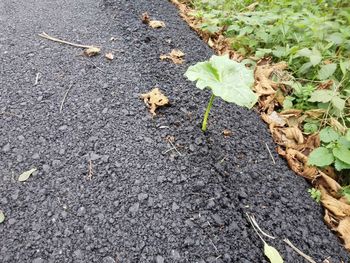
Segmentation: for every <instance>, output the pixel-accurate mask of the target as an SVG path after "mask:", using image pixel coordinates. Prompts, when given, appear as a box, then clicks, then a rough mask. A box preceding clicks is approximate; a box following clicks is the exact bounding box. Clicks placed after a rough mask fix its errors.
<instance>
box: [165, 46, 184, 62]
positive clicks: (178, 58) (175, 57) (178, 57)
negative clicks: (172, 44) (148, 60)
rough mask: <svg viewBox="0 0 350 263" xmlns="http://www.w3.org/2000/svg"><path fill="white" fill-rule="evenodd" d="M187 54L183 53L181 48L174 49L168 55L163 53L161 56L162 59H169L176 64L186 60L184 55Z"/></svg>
mask: <svg viewBox="0 0 350 263" xmlns="http://www.w3.org/2000/svg"><path fill="white" fill-rule="evenodd" d="M184 56H185V53H183V52H182V51H181V50H180V49H173V50H172V51H171V52H170V53H168V54H166V55H161V56H160V57H159V58H160V59H161V60H166V59H169V60H171V61H172V62H173V63H174V64H182V63H183V62H184V60H183V57H184Z"/></svg>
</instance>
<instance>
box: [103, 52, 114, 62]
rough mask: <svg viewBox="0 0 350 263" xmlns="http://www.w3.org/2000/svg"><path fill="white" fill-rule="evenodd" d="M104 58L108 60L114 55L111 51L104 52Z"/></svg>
mask: <svg viewBox="0 0 350 263" xmlns="http://www.w3.org/2000/svg"><path fill="white" fill-rule="evenodd" d="M105 58H106V59H108V60H113V59H114V55H113V53H112V52H109V53H106V55H105Z"/></svg>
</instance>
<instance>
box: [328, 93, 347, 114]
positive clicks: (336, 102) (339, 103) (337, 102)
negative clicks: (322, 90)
mask: <svg viewBox="0 0 350 263" xmlns="http://www.w3.org/2000/svg"><path fill="white" fill-rule="evenodd" d="M331 102H332V105H333V107H334V108H336V109H337V110H339V111H343V110H344V108H345V100H343V99H342V98H339V97H338V96H336V97H333V98H332V101H331Z"/></svg>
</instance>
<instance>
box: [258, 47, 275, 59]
mask: <svg viewBox="0 0 350 263" xmlns="http://www.w3.org/2000/svg"><path fill="white" fill-rule="evenodd" d="M271 52H272V49H268V48H258V50H257V51H256V52H255V56H256V57H258V58H262V57H264V56H265V55H268V54H271Z"/></svg>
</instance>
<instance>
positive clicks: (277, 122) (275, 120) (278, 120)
mask: <svg viewBox="0 0 350 263" xmlns="http://www.w3.org/2000/svg"><path fill="white" fill-rule="evenodd" d="M261 117H262V119H263V120H264V121H265V122H266V123H268V124H273V125H274V126H279V127H283V126H284V125H286V122H285V120H284V119H283V118H282V117H281V116H280V115H279V114H278V113H277V112H276V111H273V112H272V113H271V114H269V115H268V114H265V113H262V114H261Z"/></svg>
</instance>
